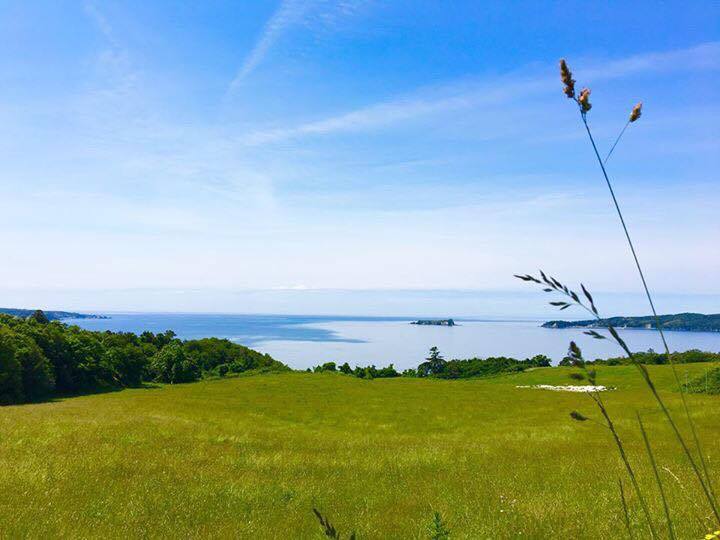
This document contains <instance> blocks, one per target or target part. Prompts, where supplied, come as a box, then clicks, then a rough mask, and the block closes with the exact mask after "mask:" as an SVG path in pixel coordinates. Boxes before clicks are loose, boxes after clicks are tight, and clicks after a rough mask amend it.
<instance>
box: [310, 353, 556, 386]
mask: <svg viewBox="0 0 720 540" xmlns="http://www.w3.org/2000/svg"><path fill="white" fill-rule="evenodd" d="M550 362H551V361H550V358H548V357H547V356H544V355H542V354H540V355H537V356H534V357H533V358H527V359H525V360H517V359H516V358H508V357H505V356H497V357H490V358H470V359H467V360H449V361H448V360H445V359H444V358H443V357H442V355H441V354H440V351H439V350H438V348H437V347H433V348H431V349H430V354H429V356H428V358H426V359H425V361H424V362H423V363H421V364H420V365H418V367H417V368H415V369H406V370H404V371H403V372H402V373H400V372H398V371H397V370H396V369H395V368H394V367H393V364H390V365H389V366H388V367H383V368H376V367H375V366H374V365H371V366H366V367H363V366H356V367H355V368H351V367H350V365H349V364H348V363H347V362H345V363H344V364H343V365H341V366H340V367H337V365H336V364H335V362H327V363H325V364H322V365H319V366H315V367H314V368H313V369H312V370H310V369H308V370H307V371H313V372H315V373H322V372H328V371H329V372H333V371H337V372H340V373H344V374H346V375H354V376H355V377H359V378H361V379H377V378H389V377H435V378H438V379H469V378H471V377H492V376H495V375H501V374H506V373H519V372H521V371H525V370H526V369H528V368H535V367H549V366H550Z"/></svg>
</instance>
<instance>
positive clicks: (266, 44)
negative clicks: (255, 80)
mask: <svg viewBox="0 0 720 540" xmlns="http://www.w3.org/2000/svg"><path fill="white" fill-rule="evenodd" d="M310 4H311V1H310V0H308V1H304V0H282V1H281V2H280V6H279V7H278V8H277V10H276V11H275V13H273V15H272V17H270V20H268V22H267V24H266V25H265V28H263V31H262V34H261V35H260V39H258V41H257V42H256V43H255V45H254V46H253V48H252V50H251V51H250V54H248V56H247V57H246V58H245V61H244V62H243V64H242V66H241V67H240V71H238V73H237V75H235V78H234V79H233V81H232V83H230V90H231V91H232V90H234V89H235V88H237V87H238V86H239V85H240V84H241V83H242V81H243V80H244V79H245V77H247V76H248V75H249V74H250V73H251V72H252V71H253V70H254V69H255V68H256V67H257V66H258V65H259V64H260V62H262V61H263V59H264V58H265V56H266V55H267V53H268V51H269V50H270V48H271V47H272V46H273V45H274V44H275V42H276V41H277V40H278V38H279V37H280V36H281V35H282V33H283V32H284V31H285V30H286V29H287V28H288V27H290V26H292V25H294V24H296V23H297V22H298V21H300V20H301V19H302V17H303V15H304V14H305V13H306V12H307V10H308V8H309V7H310Z"/></svg>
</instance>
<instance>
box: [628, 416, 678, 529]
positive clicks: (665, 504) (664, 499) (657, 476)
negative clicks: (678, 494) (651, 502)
mask: <svg viewBox="0 0 720 540" xmlns="http://www.w3.org/2000/svg"><path fill="white" fill-rule="evenodd" d="M636 414H637V419H638V425H639V426H640V433H642V437H643V442H644V443H645V450H647V454H648V459H649V460H650V464H651V465H652V470H653V474H654V475H655V482H656V483H657V486H658V490H659V491H660V498H661V499H662V503H663V510H664V511H665V520H666V521H667V527H668V534H669V535H670V538H671V539H672V540H675V531H674V530H673V524H672V517H671V516H670V507H669V506H668V502H667V497H666V496H665V488H663V483H662V480H661V479H660V473H659V472H658V468H657V464H656V463H655V455H654V454H653V451H652V447H651V446H650V439H648V436H647V432H646V431H645V426H644V425H643V422H642V418H640V413H636Z"/></svg>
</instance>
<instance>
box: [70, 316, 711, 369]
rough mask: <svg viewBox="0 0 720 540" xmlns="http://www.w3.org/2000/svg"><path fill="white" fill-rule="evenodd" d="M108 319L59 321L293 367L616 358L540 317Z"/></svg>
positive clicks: (611, 349) (697, 335) (688, 337)
mask: <svg viewBox="0 0 720 540" xmlns="http://www.w3.org/2000/svg"><path fill="white" fill-rule="evenodd" d="M110 317H111V318H110V319H78V320H67V321H64V322H67V323H69V324H77V325H78V326H81V327H83V328H87V329H89V330H114V331H125V332H135V333H140V332H143V331H144V330H150V331H152V332H163V331H165V330H173V331H174V332H175V333H176V334H177V335H178V337H180V338H182V339H195V338H201V337H211V336H214V337H220V338H227V339H230V340H232V341H234V342H237V343H240V344H242V345H246V346H248V347H252V348H253V349H257V350H259V351H262V352H266V353H269V354H270V355H272V356H273V357H274V358H276V359H278V360H280V361H282V362H285V363H286V364H288V365H290V366H292V367H294V368H306V367H310V366H314V365H317V364H320V363H323V362H329V361H333V362H338V363H342V362H348V363H350V365H356V364H362V365H368V364H375V365H378V366H380V365H387V364H390V363H393V364H395V367H396V368H398V369H404V368H408V367H415V366H417V364H418V363H420V362H422V360H423V358H425V356H427V351H428V349H429V348H430V347H432V346H437V347H438V348H439V349H440V351H441V352H442V353H443V355H444V356H445V358H448V359H449V358H471V357H474V356H477V357H486V356H500V355H505V356H512V357H515V358H526V357H530V356H534V355H536V354H545V355H547V356H549V357H550V358H552V359H553V360H555V361H559V360H560V359H561V358H562V357H563V356H565V353H566V351H567V347H568V343H569V342H570V340H575V341H576V342H577V343H578V344H579V345H580V346H581V348H582V349H583V352H584V353H585V356H586V358H589V359H592V358H607V357H609V356H618V355H619V352H620V351H619V350H618V348H617V347H616V346H613V344H612V343H611V342H610V341H599V340H595V339H592V338H590V337H588V336H585V335H584V334H583V333H582V331H581V330H578V329H567V330H555V329H546V328H541V327H540V324H541V322H542V321H540V320H478V319H456V322H457V324H458V326H455V327H438V326H416V325H411V324H410V321H411V319H407V318H393V317H387V318H383V317H325V316H291V315H219V314H218V315H215V314H212V315H211V314H163V313H127V314H112V315H110ZM622 335H623V338H624V339H625V340H626V341H627V342H628V343H629V344H630V346H631V347H632V348H633V349H634V350H638V351H640V350H647V349H649V348H654V349H655V350H659V349H660V348H661V344H660V342H659V338H658V336H657V334H656V333H655V332H653V331H650V330H625V331H623V332H622ZM668 341H669V344H670V347H671V349H673V350H677V351H684V350H688V349H702V350H709V351H714V352H718V351H720V332H718V333H709V332H668Z"/></svg>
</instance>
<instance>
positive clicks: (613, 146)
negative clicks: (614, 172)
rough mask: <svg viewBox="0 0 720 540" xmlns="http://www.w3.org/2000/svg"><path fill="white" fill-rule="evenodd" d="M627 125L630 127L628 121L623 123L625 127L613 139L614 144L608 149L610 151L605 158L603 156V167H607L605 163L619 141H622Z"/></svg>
mask: <svg viewBox="0 0 720 540" xmlns="http://www.w3.org/2000/svg"><path fill="white" fill-rule="evenodd" d="M629 125H630V120H628V121H627V122H625V125H624V126H623V128H622V129H621V130H620V134H619V135H618V136H617V139H615V142H614V143H613V145H612V148H610V151H609V152H608V153H607V156H605V159H604V160H603V165H607V162H608V160H609V159H610V156H612V153H613V151H614V150H615V147H616V146H617V145H618V143H619V142H620V139H622V136H623V135H624V134H625V130H626V129H627V128H628V126H629Z"/></svg>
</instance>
